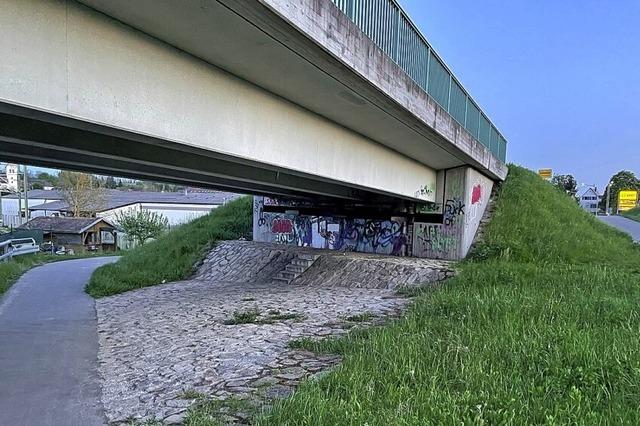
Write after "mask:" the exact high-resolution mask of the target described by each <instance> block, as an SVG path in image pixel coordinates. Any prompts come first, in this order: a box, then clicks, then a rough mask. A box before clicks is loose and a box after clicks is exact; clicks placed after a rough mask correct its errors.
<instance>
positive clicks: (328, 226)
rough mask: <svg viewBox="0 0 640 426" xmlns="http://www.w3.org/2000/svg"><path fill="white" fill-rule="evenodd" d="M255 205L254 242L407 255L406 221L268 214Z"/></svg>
mask: <svg viewBox="0 0 640 426" xmlns="http://www.w3.org/2000/svg"><path fill="white" fill-rule="evenodd" d="M255 200H256V201H254V217H255V218H256V222H255V223H256V225H257V227H256V232H255V233H254V239H255V240H256V241H262V242H275V243H278V244H294V245H297V246H300V247H314V248H321V249H330V250H343V251H356V252H363V253H380V254H390V255H396V256H403V255H406V252H407V245H408V243H409V241H408V240H409V239H408V237H407V225H406V223H405V220H404V219H401V218H396V219H390V220H367V219H350V218H334V217H325V216H304V215H290V214H282V213H265V212H264V201H263V200H261V199H260V198H259V197H256V198H255Z"/></svg>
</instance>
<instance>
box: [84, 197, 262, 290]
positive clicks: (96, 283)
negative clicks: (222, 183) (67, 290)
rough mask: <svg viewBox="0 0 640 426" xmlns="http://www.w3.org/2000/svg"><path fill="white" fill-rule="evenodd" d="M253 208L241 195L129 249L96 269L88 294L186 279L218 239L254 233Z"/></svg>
mask: <svg viewBox="0 0 640 426" xmlns="http://www.w3.org/2000/svg"><path fill="white" fill-rule="evenodd" d="M251 209H252V206H251V199H250V198H249V197H244V198H241V199H239V200H236V201H233V202H231V203H229V204H227V205H226V206H223V207H219V208H218V209H216V210H214V211H213V212H212V213H211V214H209V215H207V216H203V217H201V218H198V219H196V220H194V221H192V222H190V223H188V224H185V225H182V226H180V227H178V228H176V229H175V230H172V231H171V232H168V233H166V234H165V235H163V236H162V237H160V238H158V239H157V240H155V241H153V242H150V243H147V244H145V245H144V246H141V247H138V248H136V249H134V250H131V251H129V252H126V253H125V254H124V255H123V256H122V258H121V259H120V260H119V261H118V262H116V263H114V264H110V265H105V266H102V267H100V268H98V269H97V270H96V271H95V272H94V274H93V276H92V277H91V280H90V281H89V284H88V285H87V288H86V291H87V293H89V294H90V295H92V296H93V297H103V296H109V295H112V294H117V293H122V292H125V291H128V290H133V289H137V288H142V287H147V286H150V285H155V284H159V283H161V282H163V281H175V280H181V279H185V278H187V277H188V276H189V275H190V274H191V273H192V272H193V265H194V264H196V263H197V262H198V261H200V260H202V258H203V256H204V255H205V254H206V252H207V250H208V249H209V248H210V247H211V246H212V245H213V244H215V243H216V242H217V241H221V240H231V239H237V238H239V237H250V236H251V227H252V215H251Z"/></svg>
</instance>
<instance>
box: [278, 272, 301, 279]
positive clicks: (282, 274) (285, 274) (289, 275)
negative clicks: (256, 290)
mask: <svg viewBox="0 0 640 426" xmlns="http://www.w3.org/2000/svg"><path fill="white" fill-rule="evenodd" d="M299 275H300V274H299V273H297V272H290V271H280V272H278V275H276V277H280V278H290V279H294V278H296V277H297V276H299Z"/></svg>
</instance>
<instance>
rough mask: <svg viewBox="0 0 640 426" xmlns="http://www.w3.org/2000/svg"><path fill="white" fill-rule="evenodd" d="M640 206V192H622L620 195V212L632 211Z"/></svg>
mask: <svg viewBox="0 0 640 426" xmlns="http://www.w3.org/2000/svg"><path fill="white" fill-rule="evenodd" d="M637 205H638V191H620V193H619V194H618V210H620V211H621V212H624V211H627V210H631V209H632V208H634V207H635V206H637Z"/></svg>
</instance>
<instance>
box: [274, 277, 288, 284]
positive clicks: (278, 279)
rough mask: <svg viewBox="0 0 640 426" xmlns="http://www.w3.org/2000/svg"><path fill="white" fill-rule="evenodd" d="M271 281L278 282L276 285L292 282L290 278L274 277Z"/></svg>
mask: <svg viewBox="0 0 640 426" xmlns="http://www.w3.org/2000/svg"><path fill="white" fill-rule="evenodd" d="M273 281H275V282H278V283H284V284H291V281H293V279H291V278H282V277H274V278H273Z"/></svg>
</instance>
